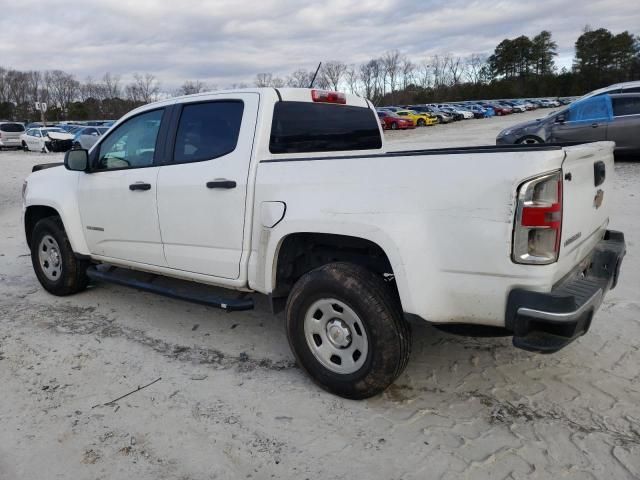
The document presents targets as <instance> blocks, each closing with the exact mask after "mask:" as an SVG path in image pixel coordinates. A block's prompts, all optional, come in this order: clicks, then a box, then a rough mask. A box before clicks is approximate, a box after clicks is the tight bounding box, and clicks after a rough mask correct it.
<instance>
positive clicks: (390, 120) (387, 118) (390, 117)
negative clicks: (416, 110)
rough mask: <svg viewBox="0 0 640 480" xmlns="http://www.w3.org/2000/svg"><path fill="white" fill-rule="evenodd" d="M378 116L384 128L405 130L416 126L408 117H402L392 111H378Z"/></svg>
mask: <svg viewBox="0 0 640 480" xmlns="http://www.w3.org/2000/svg"><path fill="white" fill-rule="evenodd" d="M378 117H380V120H382V121H383V122H384V129H385V130H389V129H390V130H398V129H400V130H406V129H407V128H416V124H415V123H414V122H413V120H411V119H409V118H402V117H401V116H399V115H396V114H395V113H393V112H378Z"/></svg>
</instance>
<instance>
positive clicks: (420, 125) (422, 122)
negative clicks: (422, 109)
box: [418, 118, 427, 127]
mask: <svg viewBox="0 0 640 480" xmlns="http://www.w3.org/2000/svg"><path fill="white" fill-rule="evenodd" d="M426 124H427V122H425V121H424V119H422V118H419V119H418V126H419V127H424V126H425V125H426Z"/></svg>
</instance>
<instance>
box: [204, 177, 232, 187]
mask: <svg viewBox="0 0 640 480" xmlns="http://www.w3.org/2000/svg"><path fill="white" fill-rule="evenodd" d="M207 188H226V189H230V188H236V182H235V180H225V179H221V180H214V181H212V182H207Z"/></svg>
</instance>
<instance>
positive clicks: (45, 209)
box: [24, 205, 64, 249]
mask: <svg viewBox="0 0 640 480" xmlns="http://www.w3.org/2000/svg"><path fill="white" fill-rule="evenodd" d="M47 217H60V218H62V217H61V216H60V213H59V212H58V211H57V210H56V209H55V208H53V207H50V206H48V205H30V206H28V207H27V209H26V210H25V212H24V234H25V239H26V241H27V246H28V247H29V249H31V239H32V235H33V228H34V227H35V226H36V223H38V222H39V221H40V220H42V219H43V218H47ZM62 223H63V225H64V221H63V222H62Z"/></svg>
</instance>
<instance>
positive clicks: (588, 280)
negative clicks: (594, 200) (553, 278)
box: [505, 230, 626, 353]
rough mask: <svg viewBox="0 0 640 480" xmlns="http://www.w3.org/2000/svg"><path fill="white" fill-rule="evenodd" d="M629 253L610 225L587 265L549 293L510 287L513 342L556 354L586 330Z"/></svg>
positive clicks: (508, 322)
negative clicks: (610, 228) (511, 288)
mask: <svg viewBox="0 0 640 480" xmlns="http://www.w3.org/2000/svg"><path fill="white" fill-rule="evenodd" d="M625 253H626V246H625V241H624V235H623V234H622V232H616V231H612V230H608V231H607V232H606V234H605V236H604V238H603V239H602V240H601V241H600V242H598V244H597V245H596V247H595V248H594V249H593V252H592V255H591V258H590V260H589V262H588V266H587V268H586V269H583V268H580V269H578V270H576V271H574V272H572V274H570V275H569V276H568V277H566V278H565V279H564V280H562V281H561V282H560V283H559V284H557V285H556V286H554V288H553V289H552V290H551V291H550V292H547V293H542V292H533V291H530V290H524V289H514V290H512V291H511V292H510V294H509V299H508V301H507V314H506V319H505V323H506V327H507V328H508V329H509V330H511V331H512V332H513V345H514V346H515V347H518V348H522V349H524V350H528V351H532V352H539V353H553V352H557V351H558V350H560V349H561V348H563V347H565V346H566V345H568V344H569V343H571V342H572V341H574V340H575V339H576V338H578V337H580V336H581V335H584V334H585V333H586V332H587V331H588V330H589V327H590V326H591V320H592V319H593V315H594V314H595V312H596V310H597V309H598V307H599V306H600V304H601V303H602V299H603V298H604V295H605V294H606V293H607V292H608V291H609V290H610V289H613V288H615V286H616V284H617V282H618V277H619V275H620V265H621V264H622V259H623V257H624V255H625Z"/></svg>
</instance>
